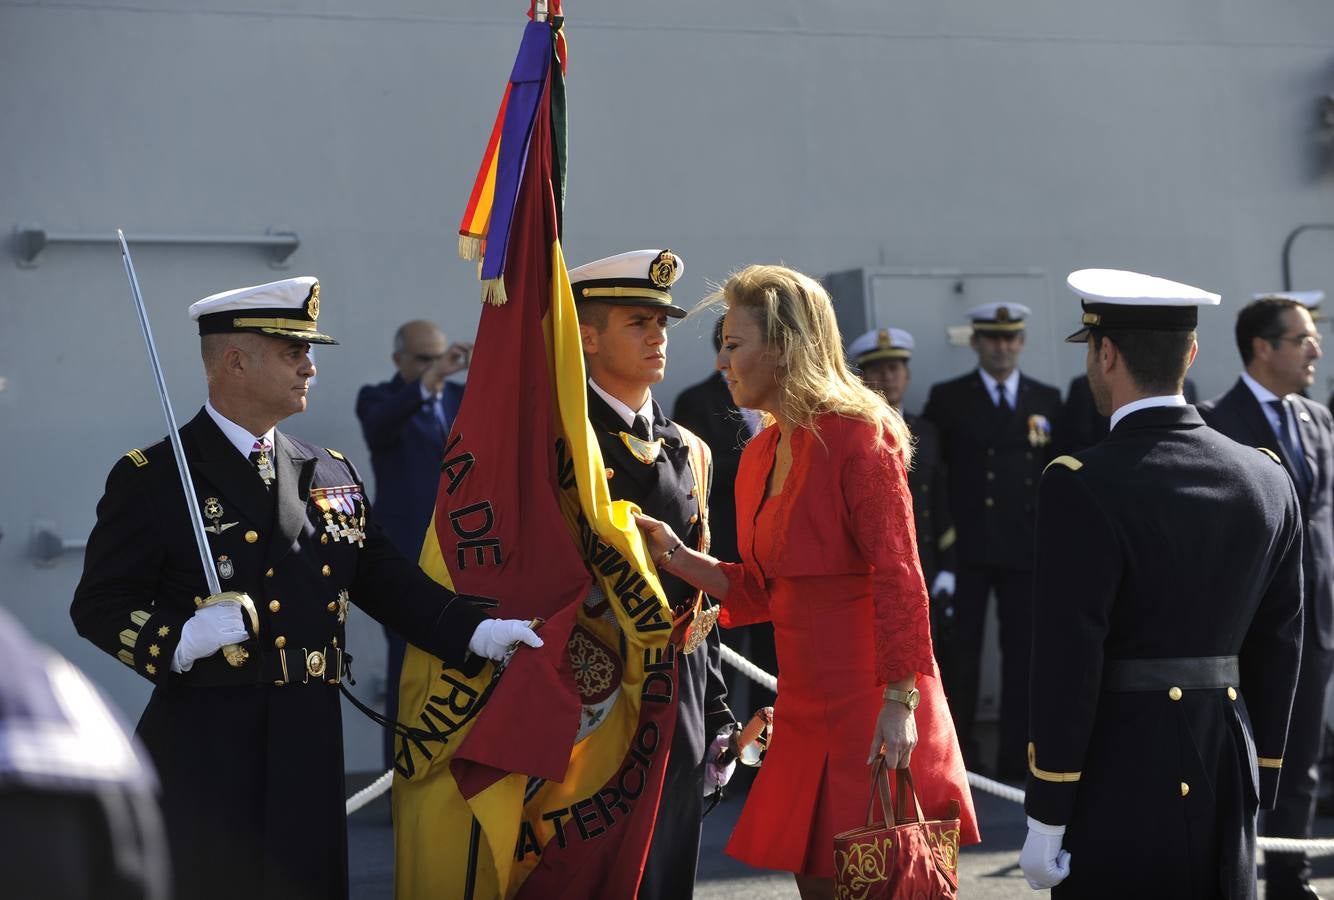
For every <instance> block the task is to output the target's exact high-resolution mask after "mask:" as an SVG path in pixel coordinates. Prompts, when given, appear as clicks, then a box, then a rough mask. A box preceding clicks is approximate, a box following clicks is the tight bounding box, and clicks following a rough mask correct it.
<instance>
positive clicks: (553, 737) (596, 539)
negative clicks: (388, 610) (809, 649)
mask: <svg viewBox="0 0 1334 900" xmlns="http://www.w3.org/2000/svg"><path fill="white" fill-rule="evenodd" d="M561 24H562V19H561V16H560V9H559V3H552V4H551V10H550V16H549V17H548V19H547V21H533V22H531V23H530V24H529V25H528V26H527V27H526V30H525V32H524V37H523V41H522V44H521V46H520V49H519V54H518V58H517V59H516V61H515V65H514V69H513V72H512V74H511V78H510V84H509V87H508V88H507V90H506V93H505V99H504V101H503V103H502V114H501V117H500V119H499V120H498V125H497V128H496V129H495V132H494V133H493V136H492V140H491V141H490V142H489V144H490V145H489V146H488V151H487V160H486V161H484V162H483V164H482V167H481V171H480V172H479V175H478V187H477V188H475V189H474V191H473V196H472V197H470V200H469V211H468V213H467V215H465V219H464V225H463V227H462V228H461V232H465V231H466V230H467V229H480V228H481V226H480V224H479V223H480V222H482V221H483V219H484V220H485V235H484V236H485V256H484V261H483V267H482V273H481V274H482V277H483V278H484V279H489V280H491V281H497V282H499V283H500V284H499V289H496V288H495V286H494V285H493V286H489V287H488V290H487V296H488V299H491V300H492V301H493V304H492V305H487V306H486V307H485V308H484V309H483V313H482V318H481V322H480V325H479V328H478V334H477V341H476V352H475V354H474V360H473V364H472V367H471V371H470V373H469V379H468V389H467V391H466V393H465V395H464V400H463V404H462V407H461V409H460V411H459V415H458V417H457V419H456V421H455V424H454V428H453V431H452V432H451V434H450V436H449V440H448V443H447V445H446V451H445V461H444V463H443V466H442V474H441V479H440V485H439V490H438V493H437V500H436V507H435V515H434V518H433V520H432V523H431V527H430V529H429V531H428V533H427V535H426V541H425V546H424V548H423V550H422V556H421V564H422V567H423V568H424V569H425V570H426V571H427V572H428V573H429V574H430V575H431V576H432V577H434V578H435V579H436V580H437V581H440V582H441V583H443V584H445V585H447V586H449V587H451V588H453V589H455V590H457V591H460V592H463V593H471V594H478V595H482V596H488V597H493V598H496V599H497V600H499V601H500V606H499V608H498V609H497V610H496V614H497V615H499V616H502V617H505V618H520V619H531V618H534V617H540V618H541V619H543V620H544V624H543V625H542V626H541V627H540V629H539V633H540V634H541V635H542V637H543V639H544V641H545V645H544V646H543V647H542V648H540V649H538V650H532V649H529V648H527V647H523V648H520V649H519V650H518V652H517V653H515V655H514V657H513V659H512V661H511V662H510V663H509V665H508V666H507V667H506V668H505V669H504V671H503V675H502V676H501V677H496V675H497V673H496V668H495V667H494V666H493V665H492V664H491V663H487V664H486V665H485V666H484V667H483V668H482V670H481V671H480V672H477V673H475V674H474V673H467V672H463V671H460V670H457V669H451V668H448V667H446V666H445V665H444V664H443V663H442V662H441V661H440V660H439V659H437V658H435V657H433V656H430V655H429V654H426V653H424V652H423V651H421V650H419V649H417V648H415V647H411V646H410V647H409V648H408V653H407V657H406V659H405V661H404V665H403V676H402V681H401V684H400V699H399V711H400V712H399V715H400V719H401V720H402V722H403V723H404V724H405V725H407V726H408V727H409V728H411V729H412V731H411V735H412V736H411V737H408V738H400V739H399V741H398V750H397V759H396V763H395V769H396V775H395V779H394V787H393V807H394V833H395V893H396V896H397V897H398V898H399V900H425V898H455V897H461V898H468V900H482V898H486V900H491V898H509V897H522V898H542V900H550V898H576V897H578V898H590V897H608V898H611V897H615V898H622V897H631V896H633V895H634V893H635V889H636V886H637V885H638V882H639V877H640V873H641V872H642V871H643V865H644V858H645V856H646V854H647V850H648V843H649V839H650V837H651V835H652V830H653V821H654V818H655V815H656V813H657V805H658V798H659V795H660V793H661V789H662V780H663V773H664V770H665V765H666V761H667V754H668V750H669V748H670V747H671V742H672V741H671V739H672V730H673V727H674V724H675V721H676V696H677V690H676V684H675V666H674V664H673V660H674V653H675V647H674V646H673V645H672V644H671V636H672V619H671V614H670V610H669V607H668V606H667V603H666V602H665V600H664V599H663V593H662V587H661V585H660V584H659V582H658V579H657V575H656V573H655V572H654V570H653V567H652V564H651V563H650V561H649V560H648V558H647V555H646V551H645V548H644V545H643V543H642V541H641V539H640V537H639V533H638V530H637V529H636V528H635V525H634V521H633V518H632V516H631V510H632V508H633V507H631V506H630V505H629V504H628V503H625V502H623V501H612V500H611V497H610V494H609V492H608V488H607V480H606V477H605V472H604V468H603V462H602V455H601V452H600V450H599V448H598V444H597V440H596V437H595V436H594V434H593V432H592V430H591V428H590V426H589V424H588V418H587V393H586V391H587V388H586V384H587V382H586V375H585V372H584V365H583V355H582V350H581V346H580V339H579V330H578V321H577V318H576V313H575V306H574V297H573V295H572V293H571V290H570V284H569V278H568V273H567V270H566V266H565V260H564V257H563V254H562V250H561V245H560V212H561V207H562V205H563V195H564V184H563V182H564V174H563V173H564V148H565V134H564V130H565V125H564V82H563V68H564V47H563V43H562V40H561V37H560V27H561ZM480 233H481V232H480V230H479V231H475V232H473V233H472V234H471V236H472V237H476V236H477V235H478V234H480ZM469 236H470V235H469V234H467V233H461V238H467V237H469ZM498 260H499V261H498ZM496 301H499V303H496Z"/></svg>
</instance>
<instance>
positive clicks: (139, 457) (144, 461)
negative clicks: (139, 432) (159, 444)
mask: <svg viewBox="0 0 1334 900" xmlns="http://www.w3.org/2000/svg"><path fill="white" fill-rule="evenodd" d="M125 455H126V456H128V457H129V458H130V459H131V460H132V461H133V462H134V464H135V465H136V466H138V467H139V468H141V469H142V468H143V467H144V466H146V465H148V457H147V456H144V451H142V450H131V451H130V452H129V453H126V454H125Z"/></svg>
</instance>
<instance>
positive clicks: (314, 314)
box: [306, 281, 320, 322]
mask: <svg viewBox="0 0 1334 900" xmlns="http://www.w3.org/2000/svg"><path fill="white" fill-rule="evenodd" d="M306 315H308V316H310V321H312V322H314V321H315V320H317V319H318V318H319V317H320V283H319V282H318V281H317V282H315V284H314V285H312V286H311V289H310V299H308V300H307V301H306Z"/></svg>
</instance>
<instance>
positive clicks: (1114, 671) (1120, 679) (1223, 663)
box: [1102, 656, 1241, 694]
mask: <svg viewBox="0 0 1334 900" xmlns="http://www.w3.org/2000/svg"><path fill="white" fill-rule="evenodd" d="M1240 683H1241V665H1240V663H1238V661H1237V658H1236V657H1235V656H1185V657H1165V658H1162V659H1109V660H1107V661H1106V663H1104V664H1103V668H1102V689H1103V690H1104V691H1109V692H1112V693H1118V694H1119V693H1127V692H1131V691H1165V690H1170V689H1172V688H1174V687H1175V688H1180V689H1181V690H1183V691H1203V690H1210V689H1213V688H1226V687H1235V686H1237V685H1238V684H1240Z"/></svg>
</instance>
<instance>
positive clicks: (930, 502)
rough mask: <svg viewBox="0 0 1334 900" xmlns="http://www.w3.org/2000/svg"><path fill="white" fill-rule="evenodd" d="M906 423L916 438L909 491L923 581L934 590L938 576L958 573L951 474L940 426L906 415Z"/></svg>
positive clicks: (918, 417) (904, 418)
mask: <svg viewBox="0 0 1334 900" xmlns="http://www.w3.org/2000/svg"><path fill="white" fill-rule="evenodd" d="M903 420H904V421H905V422H907V424H908V430H909V431H910V432H912V436H913V451H912V468H910V469H909V470H908V489H909V490H910V491H911V492H912V512H913V524H914V525H916V528H917V556H918V558H919V560H920V561H921V563H922V577H923V578H924V579H926V586H927V587H928V588H930V587H931V586H932V584H933V583H934V582H935V580H936V576H937V575H938V574H940V573H941V572H953V571H954V543H955V538H956V535H955V531H954V517H953V515H952V514H951V512H950V492H949V485H948V483H947V478H948V473H947V472H946V470H945V462H944V460H943V459H942V457H941V447H940V432H939V431H937V430H936V426H935V425H933V424H931V422H929V421H927V420H926V419H924V418H922V417H921V416H912V415H907V414H905V415H904V417H903Z"/></svg>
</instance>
